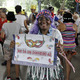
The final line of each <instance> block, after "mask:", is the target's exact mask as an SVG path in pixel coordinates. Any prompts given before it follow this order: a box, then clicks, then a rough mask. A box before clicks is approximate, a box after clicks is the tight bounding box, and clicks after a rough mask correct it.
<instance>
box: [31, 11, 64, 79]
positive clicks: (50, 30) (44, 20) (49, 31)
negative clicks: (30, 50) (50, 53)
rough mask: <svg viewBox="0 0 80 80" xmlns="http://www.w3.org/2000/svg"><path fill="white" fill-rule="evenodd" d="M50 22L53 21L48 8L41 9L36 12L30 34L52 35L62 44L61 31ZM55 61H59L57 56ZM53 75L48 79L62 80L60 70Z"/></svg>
mask: <svg viewBox="0 0 80 80" xmlns="http://www.w3.org/2000/svg"><path fill="white" fill-rule="evenodd" d="M52 22H53V19H52V16H51V12H50V11H48V10H42V11H41V12H39V13H38V15H37V19H36V21H35V23H34V26H33V27H32V29H31V30H30V34H39V35H43V34H44V35H47V36H52V37H54V38H55V39H56V40H57V41H58V42H60V43H61V44H60V45H61V46H62V44H63V39H62V36H61V33H60V32H59V31H58V29H55V28H54V26H53V25H51V23H52ZM57 41H56V42H57ZM59 51H60V49H59ZM56 53H57V51H56V49H55V54H56ZM57 61H59V60H58V58H57ZM55 62H56V61H55ZM56 65H58V63H57V62H56ZM59 65H60V64H59ZM57 68H59V66H57ZM57 68H56V71H57ZM56 74H57V73H56ZM48 75H50V74H48ZM53 76H54V77H53V78H51V77H48V78H49V79H50V80H51V79H52V80H54V79H58V80H63V76H62V75H61V73H60V71H59V73H58V74H57V75H56V76H55V74H54V75H53ZM57 76H58V78H57ZM46 78H47V76H45V78H44V79H46Z"/></svg>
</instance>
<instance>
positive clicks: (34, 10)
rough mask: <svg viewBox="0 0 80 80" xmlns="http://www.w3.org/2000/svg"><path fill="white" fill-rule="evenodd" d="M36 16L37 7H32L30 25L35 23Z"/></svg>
mask: <svg viewBox="0 0 80 80" xmlns="http://www.w3.org/2000/svg"><path fill="white" fill-rule="evenodd" d="M36 15H37V12H36V5H31V14H30V16H29V19H28V20H29V24H30V23H32V24H33V23H34V21H35V19H36Z"/></svg>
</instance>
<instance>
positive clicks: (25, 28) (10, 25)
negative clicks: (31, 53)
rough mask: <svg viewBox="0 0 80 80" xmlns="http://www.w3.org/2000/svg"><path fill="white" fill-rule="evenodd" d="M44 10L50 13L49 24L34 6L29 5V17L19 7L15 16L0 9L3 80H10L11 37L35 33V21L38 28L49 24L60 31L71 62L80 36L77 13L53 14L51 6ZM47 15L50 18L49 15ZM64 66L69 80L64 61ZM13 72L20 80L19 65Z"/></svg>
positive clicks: (61, 11)
mask: <svg viewBox="0 0 80 80" xmlns="http://www.w3.org/2000/svg"><path fill="white" fill-rule="evenodd" d="M46 10H48V11H50V13H51V18H50V22H49V17H48V16H46V15H44V16H41V14H39V12H36V6H35V5H31V14H30V16H29V17H28V16H27V13H26V12H25V10H24V9H22V7H21V6H20V5H16V6H15V12H16V14H14V12H12V11H8V12H7V9H6V8H0V44H1V46H2V50H3V57H4V60H5V61H4V62H3V63H2V64H1V65H2V66H5V65H6V66H7V77H6V78H5V80H11V77H10V68H11V59H12V53H13V49H12V47H11V46H10V44H11V41H13V36H12V35H13V34H28V33H32V34H33V33H35V31H36V30H35V29H36V28H35V29H33V28H34V27H35V26H34V25H35V23H36V20H38V21H39V23H38V24H39V27H40V28H41V25H42V24H45V22H46V23H47V24H49V23H50V24H51V26H52V28H53V29H57V30H59V31H60V34H62V38H63V46H64V51H65V53H66V56H67V58H68V59H69V61H71V58H72V56H73V55H76V54H77V52H76V51H75V48H76V46H78V45H79V43H78V36H79V34H80V17H79V15H78V13H77V12H74V13H73V14H72V13H71V12H70V10H58V11H57V14H54V7H52V6H49V7H48V8H47V9H46ZM43 12H44V11H43ZM46 12H47V11H46ZM45 14H47V13H45ZM39 15H40V16H39ZM42 15H43V13H42ZM48 15H49V16H50V14H48ZM37 16H38V17H37ZM45 19H46V21H45ZM40 28H39V29H40ZM45 29H46V28H45ZM40 30H41V34H44V32H45V30H42V28H41V29H40ZM35 34H38V33H35ZM46 34H47V33H46ZM46 34H45V35H46ZM68 34H69V35H68ZM59 38H60V37H59ZM60 39H61V38H60ZM10 49H11V50H10ZM59 58H60V61H61V65H63V59H62V57H60V55H59ZM65 64H66V80H70V79H69V78H70V71H71V68H70V65H69V64H68V63H67V62H66V61H65ZM15 71H16V80H21V78H20V76H19V65H16V64H15ZM59 80H64V79H59Z"/></svg>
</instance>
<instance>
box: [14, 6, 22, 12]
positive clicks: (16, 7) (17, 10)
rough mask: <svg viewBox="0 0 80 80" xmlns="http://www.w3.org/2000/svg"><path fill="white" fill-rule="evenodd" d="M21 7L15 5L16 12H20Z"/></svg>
mask: <svg viewBox="0 0 80 80" xmlns="http://www.w3.org/2000/svg"><path fill="white" fill-rule="evenodd" d="M21 9H22V7H21V6H20V5H17V6H15V11H16V13H19V12H21Z"/></svg>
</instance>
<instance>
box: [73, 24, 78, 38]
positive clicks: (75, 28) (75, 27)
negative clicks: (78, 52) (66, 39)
mask: <svg viewBox="0 0 80 80" xmlns="http://www.w3.org/2000/svg"><path fill="white" fill-rule="evenodd" d="M73 29H74V30H75V31H76V33H75V38H76V37H77V31H78V29H77V25H76V24H74V25H73Z"/></svg>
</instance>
